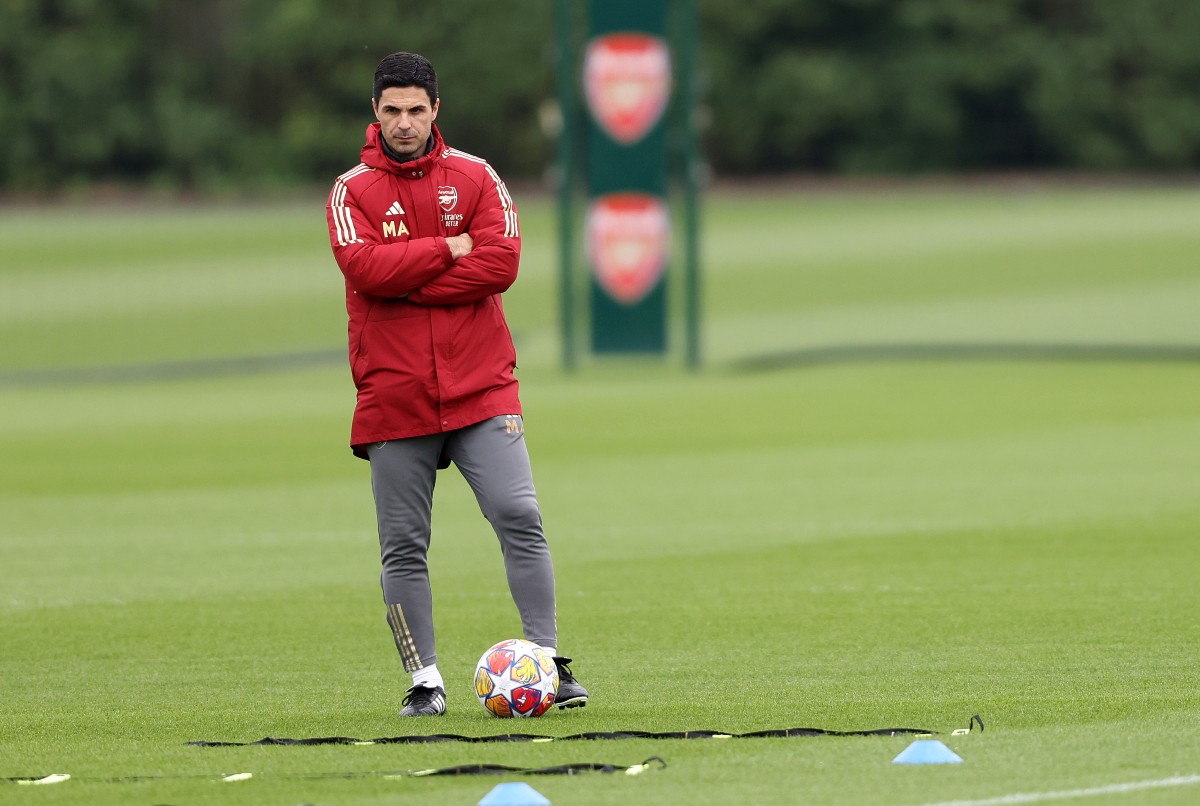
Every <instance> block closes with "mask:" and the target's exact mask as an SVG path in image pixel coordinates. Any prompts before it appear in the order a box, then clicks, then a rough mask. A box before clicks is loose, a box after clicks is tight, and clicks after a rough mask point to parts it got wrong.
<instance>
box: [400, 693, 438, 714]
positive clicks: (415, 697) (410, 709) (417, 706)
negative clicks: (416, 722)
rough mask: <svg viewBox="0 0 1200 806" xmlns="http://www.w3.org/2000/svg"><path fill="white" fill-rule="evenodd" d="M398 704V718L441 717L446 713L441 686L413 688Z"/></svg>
mask: <svg viewBox="0 0 1200 806" xmlns="http://www.w3.org/2000/svg"><path fill="white" fill-rule="evenodd" d="M400 704H401V705H403V706H404V707H403V708H401V709H400V716H441V715H442V714H444V713H446V691H445V690H444V689H443V688H442V687H441V686H438V687H437V688H429V687H428V686H413V687H412V688H410V689H409V690H408V696H406V697H405V698H404V699H403V700H402V701H401V703H400Z"/></svg>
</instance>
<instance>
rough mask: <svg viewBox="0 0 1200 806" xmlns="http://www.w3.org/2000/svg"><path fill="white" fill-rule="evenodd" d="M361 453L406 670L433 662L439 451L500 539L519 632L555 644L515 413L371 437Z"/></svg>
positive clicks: (546, 564) (386, 595)
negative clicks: (367, 463)
mask: <svg viewBox="0 0 1200 806" xmlns="http://www.w3.org/2000/svg"><path fill="white" fill-rule="evenodd" d="M367 455H368V457H369V458H370V460H371V487H372V489H373V491H374V493H375V514H376V518H377V520H378V524H379V549H380V558H381V560H382V564H383V573H382V575H381V582H382V584H383V600H384V603H385V604H386V605H387V610H388V616H387V620H388V624H389V625H390V626H391V628H392V636H393V638H395V640H396V648H397V649H398V650H399V651H400V657H401V659H402V660H403V661H404V669H405V671H409V672H414V671H417V670H418V669H422V668H424V667H426V666H430V665H432V664H434V663H436V662H437V649H436V645H435V643H434V630H433V597H432V594H431V592H430V588H429V566H428V562H427V559H428V558H427V555H428V552H429V541H430V533H431V524H432V510H433V487H434V483H435V481H436V480H437V467H438V460H439V459H440V458H441V457H442V456H443V455H446V456H448V457H449V458H450V460H451V461H453V462H454V464H455V466H456V467H458V469H459V472H461V473H462V475H463V478H465V479H466V480H467V483H468V484H470V485H471V489H472V490H473V491H474V492H475V498H476V500H477V501H478V502H479V508H480V510H482V511H483V515H484V517H485V518H487V519H488V521H489V522H490V523H491V525H492V529H494V530H495V532H496V537H498V538H499V540H500V550H501V553H502V555H503V557H504V570H505V572H506V574H507V576H508V589H509V592H510V593H511V594H512V598H513V601H514V602H515V603H516V605H517V611H518V613H519V614H520V616H521V626H522V628H523V630H524V636H523V637H524V638H526V639H527V640H529V641H533V642H534V643H536V644H539V645H542V646H557V630H556V625H555V612H554V566H553V564H552V562H551V560H550V549H549V546H548V545H547V544H546V537H545V534H544V533H543V531H542V515H541V512H540V510H539V509H538V503H537V494H536V492H535V491H534V488H533V473H532V471H531V470H530V466H529V453H528V451H527V450H526V448H525V427H524V424H523V422H522V420H521V417H519V416H517V415H509V416H500V417H493V418H491V419H489V420H484V421H483V422H480V423H476V424H475V425H471V426H467V427H466V428H460V429H458V430H457V431H449V432H446V433H444V434H431V435H429V436H422V437H412V438H409V439H397V440H392V441H391V442H381V443H378V444H375V445H372V446H370V447H369V448H368V449H367Z"/></svg>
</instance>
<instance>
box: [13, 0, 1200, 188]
mask: <svg viewBox="0 0 1200 806" xmlns="http://www.w3.org/2000/svg"><path fill="white" fill-rule="evenodd" d="M566 6H567V7H570V8H571V9H573V13H574V14H575V15H576V16H577V17H578V16H580V15H581V14H582V13H583V10H584V6H585V4H584V3H582V2H570V3H566ZM554 12H555V3H554V2H552V0H526V1H525V2H514V1H513V0H505V2H495V3H471V4H462V3H418V4H405V5H400V4H397V3H395V2H392V0H292V2H287V3H275V2H261V1H258V0H198V1H197V2H173V1H171V0H168V1H167V2H164V1H163V0H3V2H0V142H2V143H4V148H3V149H0V190H3V191H8V192H13V191H39V192H54V191H57V190H59V189H62V188H64V187H66V188H74V189H78V188H83V187H87V186H90V185H92V184H93V183H97V182H103V183H120V184H131V183H132V184H135V185H140V184H148V185H150V186H153V187H156V188H165V189H189V190H202V191H206V192H215V191H222V192H224V193H244V192H247V191H249V190H252V189H253V190H258V191H264V190H270V189H278V188H279V187H281V186H282V187H289V186H294V185H296V184H304V183H314V182H315V183H318V184H325V183H327V182H328V181H329V180H330V179H331V178H332V177H334V176H337V175H338V174H340V173H341V172H342V171H343V170H345V168H346V165H347V164H348V163H347V159H350V160H351V161H352V160H353V158H354V155H355V154H356V153H357V149H358V147H359V145H361V135H362V129H363V126H364V125H365V124H366V123H367V122H369V120H370V107H369V103H368V101H369V94H370V80H371V75H372V73H373V70H374V67H375V64H376V63H377V61H378V60H379V58H380V57H381V56H383V55H384V54H386V53H389V52H391V51H394V50H415V51H418V52H423V53H426V54H427V55H429V56H430V57H431V58H432V59H433V62H434V64H435V65H436V66H437V69H438V72H439V78H440V80H441V87H442V94H443V97H444V99H445V103H444V104H443V109H442V115H441V119H440V123H442V125H443V129H444V130H445V131H446V132H447V133H448V134H449V135H450V136H451V138H452V141H453V142H454V144H455V145H456V146H457V147H459V148H462V149H464V150H466V151H469V152H472V153H476V154H481V155H484V156H486V157H487V158H488V159H489V160H490V161H491V162H492V163H493V164H494V165H495V166H496V167H497V168H498V169H499V171H500V172H501V175H503V176H505V177H506V178H507V179H509V180H510V181H511V180H515V179H518V178H533V179H536V178H539V177H540V176H541V175H542V172H543V171H544V170H545V169H546V167H547V166H548V165H549V164H550V163H551V162H552V160H553V154H554V144H553V141H552V139H551V138H550V137H549V136H548V135H547V133H546V132H548V131H552V129H553V121H554V117H555V115H554V108H553V98H554V97H555V84H554V75H553V66H554V52H555V43H554V41H553V38H552V36H551V35H550V32H551V31H553V30H554V21H553V18H554ZM699 12H700V32H701V42H700V45H701V51H702V66H703V84H704V86H705V87H706V91H705V100H706V107H707V109H706V114H705V115H704V117H705V120H706V132H707V134H706V151H707V154H708V157H709V159H710V160H711V162H712V165H713V167H714V169H715V170H716V172H717V173H718V174H720V175H739V176H746V175H753V174H762V173H771V174H776V173H779V172H793V171H809V172H822V173H828V174H841V173H846V172H851V173H858V174H863V173H880V172H885V173H912V172H928V171H940V172H947V171H962V170H968V171H979V170H989V169H995V168H1006V169H1011V168H1037V169H1042V170H1045V169H1069V170H1078V169H1083V170H1091V171H1113V170H1120V171H1155V172H1170V171H1181V170H1183V171H1186V170H1195V169H1197V168H1198V167H1200V104H1197V102H1196V97H1195V88H1196V86H1197V84H1198V83H1200V49H1197V48H1196V46H1195V43H1196V42H1197V41H1198V40H1200V6H1198V5H1197V4H1196V3H1190V2H1179V0H1020V2H1002V3H981V2H977V0H741V1H739V2H733V1H732V0H699Z"/></svg>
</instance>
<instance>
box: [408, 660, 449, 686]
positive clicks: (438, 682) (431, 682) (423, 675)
mask: <svg viewBox="0 0 1200 806" xmlns="http://www.w3.org/2000/svg"><path fill="white" fill-rule="evenodd" d="M417 686H424V687H425V688H440V689H443V690H444V689H445V688H446V685H445V683H443V682H442V674H441V672H439V671H438V668H437V664H436V663H435V664H433V665H432V666H426V667H425V668H424V669H417V670H416V671H415V672H413V688H416V687H417Z"/></svg>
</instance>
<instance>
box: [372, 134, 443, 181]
mask: <svg viewBox="0 0 1200 806" xmlns="http://www.w3.org/2000/svg"><path fill="white" fill-rule="evenodd" d="M382 128H383V127H382V126H380V125H379V124H378V123H372V124H371V125H370V126H368V127H367V142H366V143H364V144H363V147H362V151H361V152H360V153H359V157H360V159H362V161H363V164H365V165H369V166H370V167H372V168H376V169H378V170H381V171H387V172H388V173H393V174H397V175H400V176H407V175H410V174H412V173H414V172H417V171H421V172H428V171H429V169H430V168H432V167H433V165H434V163H436V162H437V161H438V160H440V159H441V158H442V151H444V150H445V148H446V141H445V140H443V139H442V133H441V132H440V131H438V127H437V124H436V123H435V124H433V127H432V129H430V132H429V136H430V137H432V138H433V148H431V149H429V152H428V153H426V154H425V156H423V157H417V158H416V159H415V160H409V161H408V162H394V161H393V160H392V159H391V158H390V157H388V155H387V154H386V153H384V150H383V144H382V138H383V133H382Z"/></svg>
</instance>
